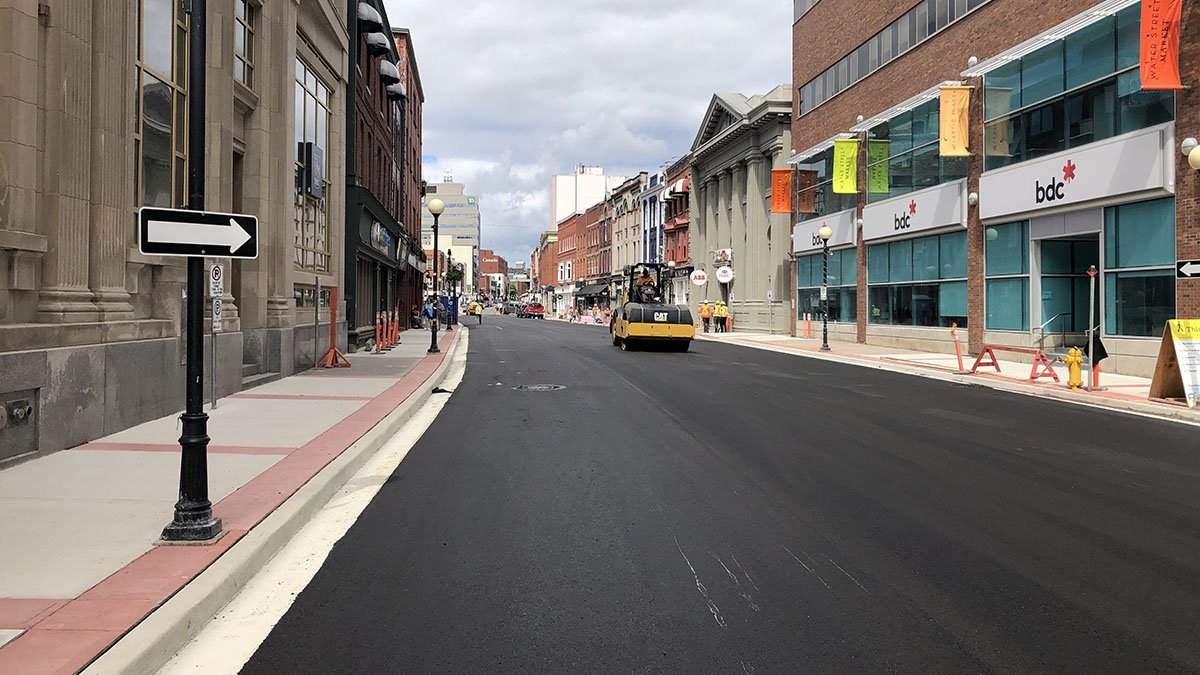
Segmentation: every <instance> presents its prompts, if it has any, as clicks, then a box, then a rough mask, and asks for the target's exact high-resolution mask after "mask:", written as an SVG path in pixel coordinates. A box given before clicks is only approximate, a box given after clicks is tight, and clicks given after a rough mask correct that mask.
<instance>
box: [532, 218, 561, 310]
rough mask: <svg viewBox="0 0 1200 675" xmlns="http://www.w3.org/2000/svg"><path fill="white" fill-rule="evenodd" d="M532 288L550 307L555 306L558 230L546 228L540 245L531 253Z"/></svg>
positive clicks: (544, 303) (539, 240) (540, 239)
mask: <svg viewBox="0 0 1200 675" xmlns="http://www.w3.org/2000/svg"><path fill="white" fill-rule="evenodd" d="M529 258H530V264H531V274H532V276H533V280H532V287H533V288H532V290H533V292H534V293H536V294H537V295H539V296H540V297H541V299H542V304H543V305H545V306H546V307H547V308H548V309H551V310H552V309H553V307H554V294H555V293H554V292H555V286H556V285H557V283H558V230H557V229H554V230H546V231H545V232H543V233H542V235H541V237H539V238H538V246H537V248H536V249H534V251H533V253H532V254H531V255H530V257H529Z"/></svg>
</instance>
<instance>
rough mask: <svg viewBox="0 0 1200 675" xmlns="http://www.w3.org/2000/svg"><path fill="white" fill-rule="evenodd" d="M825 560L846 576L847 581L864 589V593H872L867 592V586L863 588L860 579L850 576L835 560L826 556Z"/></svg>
mask: <svg viewBox="0 0 1200 675" xmlns="http://www.w3.org/2000/svg"><path fill="white" fill-rule="evenodd" d="M825 559H826V560H828V561H829V562H831V563H833V566H834V567H836V568H838V571H839V572H841V573H842V574H845V575H846V578H847V579H849V580H850V581H853V582H854V585H855V586H858V587H859V588H861V589H863V593H869V592H870V591H868V590H867V587H866V586H863V585H862V584H860V583H858V579H855V578H854V577H852V576H850V573H849V572H847V571H846V570H844V569H842V566H841V565H839V564H837V562H835V561H834V559H833V558H830V557H829V556H825Z"/></svg>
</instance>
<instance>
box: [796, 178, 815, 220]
mask: <svg viewBox="0 0 1200 675" xmlns="http://www.w3.org/2000/svg"><path fill="white" fill-rule="evenodd" d="M816 187H817V172H816V171H811V170H808V169H801V170H800V171H797V172H796V213H816V212H817V190H816Z"/></svg>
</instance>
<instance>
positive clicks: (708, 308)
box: [700, 300, 713, 333]
mask: <svg viewBox="0 0 1200 675" xmlns="http://www.w3.org/2000/svg"><path fill="white" fill-rule="evenodd" d="M712 316H713V308H712V305H710V304H708V301H707V300H705V301H704V302H701V303H700V320H701V321H703V322H704V332H705V333H707V332H708V327H709V326H710V325H711V324H712Z"/></svg>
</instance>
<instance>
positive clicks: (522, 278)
mask: <svg viewBox="0 0 1200 675" xmlns="http://www.w3.org/2000/svg"><path fill="white" fill-rule="evenodd" d="M508 284H509V285H510V286H513V287H515V289H516V292H517V297H518V298H519V297H522V296H524V295H527V294H528V293H529V291H530V290H531V288H532V279H531V278H530V275H529V268H528V267H526V266H525V263H523V262H519V263H516V264H514V265H512V266H510V267H509V268H508Z"/></svg>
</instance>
